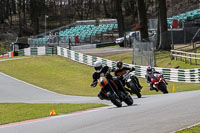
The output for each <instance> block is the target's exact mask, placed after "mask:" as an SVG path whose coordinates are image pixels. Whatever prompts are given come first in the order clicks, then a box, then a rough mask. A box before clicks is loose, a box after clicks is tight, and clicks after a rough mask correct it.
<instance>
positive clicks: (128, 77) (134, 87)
mask: <svg viewBox="0 0 200 133" xmlns="http://www.w3.org/2000/svg"><path fill="white" fill-rule="evenodd" d="M122 79H123V80H125V84H126V86H127V87H128V88H131V90H130V92H131V94H136V95H137V97H138V98H141V97H142V95H141V93H140V92H141V90H140V88H139V87H138V84H137V81H136V79H135V77H134V75H133V73H131V71H130V70H128V71H126V73H125V74H124V75H123V76H122Z"/></svg>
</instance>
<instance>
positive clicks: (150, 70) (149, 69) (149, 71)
mask: <svg viewBox="0 0 200 133" xmlns="http://www.w3.org/2000/svg"><path fill="white" fill-rule="evenodd" d="M147 73H149V74H151V73H152V67H151V66H148V67H147Z"/></svg>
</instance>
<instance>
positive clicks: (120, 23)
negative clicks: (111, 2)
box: [115, 0, 124, 37]
mask: <svg viewBox="0 0 200 133" xmlns="http://www.w3.org/2000/svg"><path fill="white" fill-rule="evenodd" d="M122 1H123V0H116V1H115V6H116V7H115V9H116V13H117V14H116V16H117V22H118V31H119V37H122V36H124V17H123V14H122Z"/></svg>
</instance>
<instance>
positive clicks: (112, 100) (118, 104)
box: [107, 92, 122, 107]
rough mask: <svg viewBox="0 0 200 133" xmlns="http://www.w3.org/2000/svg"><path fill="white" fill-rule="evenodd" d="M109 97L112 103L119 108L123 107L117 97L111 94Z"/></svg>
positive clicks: (108, 94) (108, 93)
mask: <svg viewBox="0 0 200 133" xmlns="http://www.w3.org/2000/svg"><path fill="white" fill-rule="evenodd" d="M107 96H108V97H109V99H110V100H111V102H112V103H113V104H114V105H115V106H117V107H121V106H122V102H121V100H120V99H119V98H116V96H115V95H114V94H111V93H110V92H107Z"/></svg>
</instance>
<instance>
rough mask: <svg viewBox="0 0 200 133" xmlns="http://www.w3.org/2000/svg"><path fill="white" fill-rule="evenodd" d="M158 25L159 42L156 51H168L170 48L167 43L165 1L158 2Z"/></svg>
mask: <svg viewBox="0 0 200 133" xmlns="http://www.w3.org/2000/svg"><path fill="white" fill-rule="evenodd" d="M157 2H158V23H159V28H158V30H159V33H160V37H159V39H160V42H159V45H158V47H157V49H158V50H170V49H171V46H170V45H169V41H168V27H167V9H166V0H158V1H157Z"/></svg>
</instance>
